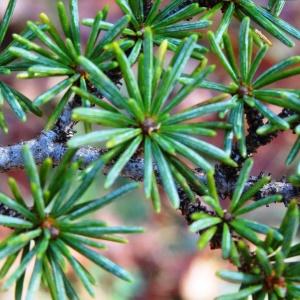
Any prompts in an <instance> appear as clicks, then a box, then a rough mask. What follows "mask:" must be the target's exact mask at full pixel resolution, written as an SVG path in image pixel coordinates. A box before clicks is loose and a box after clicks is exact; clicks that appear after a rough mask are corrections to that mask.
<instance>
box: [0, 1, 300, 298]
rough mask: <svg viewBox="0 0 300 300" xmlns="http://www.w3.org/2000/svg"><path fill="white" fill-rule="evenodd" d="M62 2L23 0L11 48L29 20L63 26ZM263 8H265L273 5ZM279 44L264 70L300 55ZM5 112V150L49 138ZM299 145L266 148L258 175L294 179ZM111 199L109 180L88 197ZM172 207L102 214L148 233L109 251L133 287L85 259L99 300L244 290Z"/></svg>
mask: <svg viewBox="0 0 300 300" xmlns="http://www.w3.org/2000/svg"><path fill="white" fill-rule="evenodd" d="M55 2H56V1H54V0H19V1H18V3H17V8H16V12H15V15H14V17H13V23H12V25H11V27H10V31H9V35H8V39H7V41H6V42H9V39H10V35H11V34H12V33H14V32H17V33H19V32H20V31H21V30H22V29H23V28H24V26H25V24H26V21H27V20H37V19H38V16H39V13H41V12H46V13H47V14H48V15H49V16H51V17H53V19H54V20H56V21H57V17H56V15H55ZM257 2H258V1H257ZM259 2H261V3H264V2H266V1H259ZM79 3H80V15H81V17H82V18H86V17H94V16H95V14H96V12H97V10H99V9H101V8H102V7H103V6H104V5H105V4H108V5H109V6H110V17H109V19H110V21H112V22H114V21H115V20H116V19H117V18H118V17H119V16H120V15H121V12H120V10H119V9H118V7H117V5H116V4H115V1H114V0H101V1H100V0H99V1H96V0H79ZM299 3H300V1H297V0H295V1H288V4H287V5H286V8H285V10H284V12H283V14H282V17H283V18H284V19H285V20H287V21H289V22H291V23H292V24H294V25H295V26H297V27H300V19H299V14H300V5H299ZM6 4H7V1H6V0H1V1H0V16H2V15H3V11H4V9H5V7H6ZM238 30H239V26H238V23H233V25H232V26H231V28H230V31H231V33H232V36H233V38H234V39H236V37H237V36H238V35H237V34H238V33H237V32H238ZM85 32H86V29H83V35H84V34H85ZM273 43H274V44H273V47H272V48H271V50H270V52H269V54H268V55H267V58H266V59H265V61H264V65H263V66H262V68H267V67H269V66H270V65H272V64H273V63H276V62H277V61H278V60H280V59H283V58H285V57H288V56H290V55H297V54H300V53H299V45H300V44H299V42H297V44H296V45H297V46H296V47H295V48H293V49H289V48H287V47H285V46H284V45H283V44H281V43H280V42H278V41H275V40H273ZM209 59H210V63H215V64H217V65H218V62H217V61H216V59H215V57H214V56H209ZM193 63H195V62H193V61H191V63H190V64H191V65H190V66H189V67H193ZM212 79H213V80H215V81H216V82H227V81H228V78H227V77H226V76H225V75H224V73H223V72H222V68H221V69H220V68H219V69H218V68H217V71H216V72H215V73H214V75H213V76H212ZM3 80H5V81H6V82H9V83H11V84H12V85H13V86H14V87H15V88H17V89H19V90H20V91H22V93H24V94H25V95H27V96H28V97H29V98H31V99H34V98H35V97H36V96H37V95H39V94H40V93H41V92H42V91H44V90H46V89H47V88H49V87H50V86H52V85H53V84H54V83H55V82H56V81H55V79H52V78H51V79H47V80H44V79H38V80H24V81H22V80H16V79H15V78H14V76H11V77H9V78H4V79H3ZM299 84H300V78H299V77H298V78H295V79H293V80H286V81H285V82H281V84H280V85H281V86H282V87H293V88H299ZM210 96H211V94H210V93H209V92H208V91H203V90H200V89H198V90H196V91H195V92H193V93H192V94H191V95H190V96H189V98H188V99H187V101H186V103H185V104H184V105H187V104H188V105H190V104H196V103H199V102H201V101H203V100H205V99H207V98H209V97H210ZM52 109H53V106H51V105H49V106H47V107H46V108H45V109H44V111H45V114H46V115H47V114H48V115H49V114H51V111H52ZM274 109H276V108H274ZM5 111H6V117H7V120H8V123H9V128H10V131H9V134H8V135H4V134H3V133H2V132H0V144H1V145H8V144H12V143H16V142H19V141H22V140H27V139H30V138H34V137H35V136H37V135H38V134H39V133H40V132H41V130H42V129H43V125H44V124H45V119H39V118H37V117H34V116H31V115H28V117H29V120H28V122H27V123H25V124H21V123H20V122H18V121H17V120H16V118H15V117H14V116H13V115H12V114H11V113H10V111H9V109H7V108H5ZM79 130H80V129H79ZM294 140H295V137H294V135H293V134H287V133H282V134H279V136H278V138H276V139H275V140H274V141H273V143H272V144H271V145H268V146H266V147H263V148H261V149H259V152H258V153H257V154H256V156H255V168H254V170H253V174H259V173H260V172H261V171H264V172H265V173H268V172H270V173H272V175H273V176H274V178H275V179H276V178H277V179H280V178H281V177H282V176H283V175H286V174H289V173H291V172H292V171H293V168H294V165H293V166H291V167H289V168H286V167H285V165H284V160H285V158H286V155H287V153H288V150H289V149H290V146H291V145H292V144H293V142H294ZM215 144H217V145H221V144H222V136H221V135H220V136H219V137H218V138H217V139H215ZM8 176H14V177H15V178H16V179H17V180H19V183H20V185H21V186H22V187H23V191H24V193H28V191H27V182H26V178H25V176H24V173H23V171H21V170H14V171H10V172H9V173H7V174H0V190H1V191H2V192H7V185H6V181H7V178H8ZM122 182H126V180H125V179H120V184H121V183H122ZM104 193H105V191H104V190H103V177H102V178H99V179H97V180H96V182H95V184H94V185H93V187H92V188H90V189H89V191H88V193H87V195H86V198H89V199H91V198H92V197H95V196H96V195H97V196H99V194H104ZM164 202H165V203H164V207H163V210H162V213H160V214H154V212H153V210H152V208H151V204H150V203H148V202H147V201H146V200H145V199H144V196H143V193H142V191H138V192H135V193H131V194H130V195H128V196H127V197H123V199H121V200H119V201H118V202H117V203H115V204H113V205H111V206H110V207H108V208H105V209H104V210H101V211H100V212H99V213H98V214H97V218H99V219H102V220H105V221H107V222H108V223H109V224H111V225H121V224H126V225H141V226H143V227H145V230H146V232H145V233H144V234H141V235H136V236H129V237H128V239H129V244H128V245H125V246H124V245H115V244H111V245H110V244H108V246H109V250H107V251H106V253H105V254H106V255H107V256H108V257H109V258H111V259H113V260H114V261H116V262H117V263H119V264H120V265H122V266H124V267H125V268H127V269H128V270H130V271H131V272H132V274H133V275H134V277H135V278H136V280H135V281H134V282H133V283H131V284H128V283H125V282H122V281H121V280H118V279H115V278H112V276H110V275H108V274H106V273H105V272H104V271H102V270H99V268H97V267H95V266H94V265H93V264H92V263H90V262H88V261H83V263H84V265H85V266H87V267H88V268H89V269H90V270H91V272H92V273H93V274H94V275H95V278H96V279H97V287H96V295H97V297H96V299H101V300H102V299H105V300H148V299H149V300H150V299H151V300H169V299H170V300H171V299H172V300H179V299H182V300H212V299H213V298H214V297H215V296H217V295H220V294H223V293H228V292H230V291H235V290H237V289H238V287H237V286H235V285H230V284H228V283H225V282H222V281H221V280H219V279H217V278H216V277H215V272H216V271H217V270H219V269H222V268H230V265H227V264H226V263H224V262H223V261H222V259H221V258H220V253H219V251H210V250H209V249H207V250H206V251H203V252H201V253H199V252H198V251H197V248H196V242H197V236H195V235H194V234H191V233H189V232H188V229H187V225H186V223H185V221H184V219H183V218H182V217H181V216H180V213H179V212H177V211H174V210H173V209H172V208H170V206H169V205H168V203H167V201H164ZM283 212H284V207H283V206H281V205H278V206H276V207H269V208H264V209H262V210H260V211H259V212H256V214H255V219H256V220H258V221H259V220H263V221H264V222H266V223H268V224H273V225H276V224H278V222H280V220H281V218H282V214H283ZM250 217H252V216H250ZM7 232H8V230H7V229H5V228H1V231H0V237H3V236H5V235H6V234H7ZM74 255H76V254H74ZM68 275H69V276H70V277H71V278H72V279H73V281H74V284H76V283H77V279H76V278H75V276H73V273H72V270H71V269H70V270H68ZM27 280H28V278H27ZM80 289H81V287H80V285H78V290H79V291H80V295H81V299H87V300H88V299H90V298H89V296H88V295H87V294H86V293H85V292H84V291H83V289H82V291H81V290H80ZM2 299H3V300H12V299H13V291H8V292H1V293H0V300H2ZM36 299H43V300H44V299H45V300H47V299H49V297H48V295H47V293H46V291H43V290H41V291H40V294H39V295H37V297H36Z"/></svg>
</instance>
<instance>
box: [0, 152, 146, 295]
mask: <svg viewBox="0 0 300 300" xmlns="http://www.w3.org/2000/svg"><path fill="white" fill-rule="evenodd" d="M73 155H74V151H69V152H68V153H67V154H66V155H65V157H64V158H63V161H62V163H61V164H60V166H59V167H58V168H57V169H56V170H55V172H52V171H51V172H50V169H51V168H52V161H51V159H47V160H45V161H44V163H43V165H42V166H41V168H40V170H39V171H38V169H37V166H36V165H35V163H34V160H33V157H32V154H31V152H30V150H29V148H28V147H27V146H25V147H24V149H23V158H24V163H25V170H26V173H27V177H28V180H29V183H30V187H31V192H32V198H33V206H28V204H26V202H25V200H24V199H23V197H22V196H21V194H20V192H19V188H18V185H17V183H16V182H15V180H14V179H12V178H11V179H10V180H9V185H10V187H11V190H12V194H13V195H14V198H10V197H8V196H6V195H5V194H2V193H1V194H0V202H1V203H3V204H5V205H6V206H8V207H9V208H12V209H14V210H15V211H17V212H18V213H19V215H20V216H19V217H9V216H2V215H1V216H0V224H1V225H4V226H8V227H10V228H12V229H14V230H15V231H14V232H13V233H12V234H10V235H9V236H8V237H7V238H6V239H5V240H3V241H2V242H1V244H0V258H1V259H4V258H6V261H5V263H4V265H3V266H2V268H1V270H0V274H1V275H0V277H1V278H3V277H4V276H5V275H6V274H7V273H8V272H9V270H10V269H11V267H12V266H13V265H14V262H15V260H16V258H17V256H18V255H19V254H22V258H21V261H20V262H19V266H18V268H17V269H16V270H15V271H14V272H13V273H12V274H11V275H10V276H9V278H8V279H7V281H6V282H5V284H4V288H5V289H6V288H9V287H10V286H11V285H12V284H14V283H16V282H17V286H16V299H21V295H22V294H23V293H25V291H23V276H24V274H25V272H26V268H27V266H28V264H29V263H30V262H31V261H32V260H34V261H35V264H34V269H33V272H32V275H31V279H30V282H29V287H28V290H27V291H26V294H27V296H26V299H34V292H35V291H36V289H37V288H38V287H39V283H40V280H41V279H42V280H43V282H45V283H46V285H47V287H48V289H49V290H50V293H51V295H52V297H53V299H74V297H75V298H76V299H78V296H76V292H74V293H75V294H74V295H73V296H72V297H71V296H70V295H69V294H68V289H69V287H70V286H72V284H71V282H70V281H69V279H68V278H67V277H66V276H65V274H64V272H65V265H66V263H69V264H70V265H71V266H72V268H73V270H74V272H75V274H76V275H77V276H78V278H79V280H80V281H81V282H82V284H83V285H84V287H85V288H86V290H87V291H88V292H89V294H90V295H92V296H93V295H94V292H93V285H94V284H95V280H94V279H93V277H92V275H91V274H90V273H89V271H88V270H87V269H86V268H85V267H84V266H83V265H82V264H81V263H80V262H79V261H78V260H77V259H76V258H75V257H74V256H73V255H72V254H71V249H73V250H75V251H77V252H78V253H80V254H81V255H83V256H85V257H86V258H88V259H89V260H91V261H92V262H94V263H95V264H96V265H98V266H100V267H101V268H103V269H104V270H106V271H108V272H110V273H112V274H113V275H115V276H117V277H119V278H121V279H124V280H127V281H130V280H131V277H130V275H129V274H128V273H127V272H126V271H125V270H123V269H122V268H121V267H120V266H118V265H116V264H115V263H114V262H112V261H110V260H109V259H107V258H106V257H104V256H102V255H101V254H100V253H99V251H98V249H103V248H106V246H105V244H103V243H102V241H106V240H109V241H113V242H126V240H124V239H123V238H120V237H119V236H117V235H116V234H131V233H140V232H142V229H141V228H138V227H125V226H118V227H109V226H107V225H106V223H105V222H103V221H99V220H93V219H85V218H84V217H86V216H87V215H89V214H91V213H93V212H95V211H96V210H99V209H100V208H102V207H104V206H106V205H108V204H109V203H111V202H112V201H114V200H115V199H116V198H118V197H119V196H121V195H123V194H125V193H128V192H129V191H132V190H133V189H135V188H136V187H137V184H136V183H130V184H127V185H124V186H122V187H120V188H119V189H117V190H115V191H113V192H111V193H109V194H107V195H105V196H103V197H101V198H98V199H93V200H88V201H85V202H82V201H80V200H81V198H82V196H83V195H84V193H85V191H86V190H87V188H88V187H89V186H90V184H91V183H92V182H93V179H94V176H95V175H96V174H97V173H98V172H99V170H101V168H102V166H103V164H104V163H103V162H102V161H98V162H96V163H94V164H92V165H90V166H88V167H87V169H85V170H84V171H79V170H78V169H79V167H80V163H79V162H72V157H73ZM74 184H75V185H77V187H76V188H75V190H74ZM17 295H19V296H17Z"/></svg>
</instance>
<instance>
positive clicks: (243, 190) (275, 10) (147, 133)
mask: <svg viewBox="0 0 300 300" xmlns="http://www.w3.org/2000/svg"><path fill="white" fill-rule="evenodd" d="M16 2H17V1H16V0H9V2H8V6H7V8H6V12H5V14H4V16H3V19H2V21H1V25H0V43H2V42H3V41H4V39H5V36H6V32H7V29H8V27H9V23H10V20H11V18H12V16H13V12H14V8H15V5H16ZM116 3H117V4H118V5H119V7H120V9H121V11H122V12H123V14H124V15H123V17H121V18H120V19H119V20H117V21H116V22H115V23H111V22H109V21H108V18H109V7H104V8H103V9H102V10H101V11H99V12H97V14H96V15H95V17H94V18H89V19H83V20H81V19H80V16H79V14H80V12H79V10H78V0H69V1H67V5H66V4H64V2H62V1H57V2H56V6H57V16H58V19H59V24H56V23H54V22H53V21H52V20H51V19H50V18H49V17H48V16H47V15H46V14H45V13H41V14H40V20H39V21H28V22H27V26H26V28H25V29H24V31H23V32H21V33H18V34H13V41H12V42H11V44H10V45H8V46H7V47H6V48H5V49H2V51H1V55H0V74H1V75H3V76H9V75H11V73H14V72H17V78H19V79H28V78H31V79H34V78H41V77H51V76H55V77H59V78H61V80H60V81H59V82H58V83H57V84H55V85H54V86H53V87H51V88H49V89H48V90H46V91H45V92H43V93H42V94H41V95H39V96H38V97H37V98H36V99H34V100H33V101H31V100H30V99H28V98H27V97H26V96H24V95H22V94H21V92H20V91H18V90H16V89H15V88H14V87H12V86H9V85H7V84H6V83H5V80H4V81H0V104H1V106H2V105H3V104H4V102H7V104H8V105H9V106H10V108H11V110H12V111H13V112H14V113H15V114H16V116H17V117H18V118H19V119H20V120H21V121H22V122H25V121H26V115H27V113H34V114H36V115H37V116H39V117H41V116H42V114H43V108H44V105H45V104H46V103H48V102H50V101H54V100H56V99H57V98H58V101H57V102H55V103H56V104H55V108H54V110H53V111H52V113H51V116H50V117H49V119H48V122H47V124H46V125H45V130H51V129H53V127H54V126H56V125H57V124H58V123H57V122H58V121H59V119H60V117H61V115H62V114H63V112H64V109H65V108H66V106H67V104H68V103H71V102H72V101H74V99H76V100H77V101H79V102H80V107H77V108H75V109H74V110H73V112H72V118H73V121H74V122H82V124H83V125H84V133H82V134H78V135H75V136H74V137H72V138H71V139H68V141H67V144H66V145H64V146H67V147H68V148H69V149H68V151H67V152H66V154H65V155H64V157H63V158H62V160H61V162H60V164H59V165H58V166H54V164H53V162H52V160H51V158H47V159H45V160H44V161H43V162H42V164H41V166H40V167H38V166H37V165H36V162H35V161H34V160H35V158H34V156H33V153H32V152H31V151H30V148H29V146H28V145H26V143H25V146H24V147H23V152H22V156H23V161H24V167H25V170H26V174H27V177H28V181H29V183H30V189H31V193H32V203H33V204H32V205H30V206H29V204H28V202H27V199H24V197H23V195H22V194H21V192H20V189H19V187H18V184H17V182H16V181H15V179H13V178H9V181H8V184H9V187H10V189H11V193H12V195H13V196H12V197H9V196H7V195H5V194H3V193H0V202H1V203H2V204H3V205H5V206H6V207H8V208H9V209H11V210H13V211H14V212H15V214H13V215H0V224H1V225H3V226H7V227H9V228H11V229H13V231H12V233H11V235H9V236H8V237H7V238H6V239H4V240H3V241H1V243H0V258H1V259H5V262H4V264H3V265H2V268H1V270H0V278H1V279H2V278H4V277H5V276H6V275H7V274H8V272H9V271H10V270H11V268H12V267H13V265H14V264H15V263H17V264H18V267H17V268H16V269H15V270H14V271H13V272H11V273H10V275H9V276H7V281H6V283H5V284H4V288H9V287H11V286H12V285H13V284H15V285H16V289H15V299H21V297H22V296H23V295H25V294H26V299H27V300H30V299H33V297H34V292H35V291H36V290H37V289H38V287H39V285H40V283H42V284H43V285H44V286H46V287H47V288H48V290H49V293H50V294H51V297H52V298H53V299H79V298H78V295H77V293H76V291H75V289H74V287H73V286H72V284H71V282H70V280H69V278H68V277H67V276H66V275H65V273H64V270H65V265H66V264H70V265H71V267H72V268H73V270H74V272H75V274H76V275H77V276H78V278H79V279H80V281H81V283H82V284H83V286H84V287H85V289H86V290H87V291H88V293H89V294H90V295H92V296H95V295H94V291H93V285H94V284H95V279H94V278H93V277H92V275H91V274H90V272H89V270H87V269H86V268H85V267H84V266H83V265H82V264H81V263H80V261H79V260H77V259H76V258H74V257H73V256H72V254H71V252H70V251H71V250H75V251H77V252H78V253H80V254H81V255H83V256H84V257H86V258H87V259H89V260H91V261H92V262H94V263H95V264H96V265H98V266H99V267H100V268H102V269H104V270H106V271H108V272H110V273H112V274H113V275H115V276H117V277H119V278H121V279H124V280H127V281H130V280H132V278H131V276H130V275H129V274H128V273H127V272H126V271H125V270H124V269H122V268H121V267H120V266H118V265H116V264H115V263H114V262H112V261H110V260H109V259H107V258H106V257H104V256H103V255H102V254H100V253H99V251H98V250H99V249H100V250H101V249H102V248H104V247H105V245H104V244H103V243H102V241H103V240H109V241H113V242H121V243H123V242H126V240H125V239H124V238H122V237H120V236H119V235H116V234H128V233H141V232H142V229H141V228H138V227H126V226H118V227H110V226H108V225H107V224H106V223H105V222H103V221H100V220H93V219H84V218H83V219H81V218H82V217H85V216H87V215H88V214H91V213H93V212H95V211H97V210H99V209H101V208H102V207H104V206H105V205H108V204H109V203H111V202H112V201H115V200H116V199H118V197H119V196H121V195H123V194H125V193H127V192H129V191H132V190H133V189H135V188H137V187H138V184H137V183H135V182H132V183H129V184H127V185H124V186H121V187H120V188H118V189H116V190H113V191H112V192H110V193H108V194H106V195H105V196H102V197H100V198H98V199H91V200H84V201H82V197H83V196H84V194H85V191H86V190H87V188H88V187H89V186H90V185H91V184H92V183H93V182H94V180H96V178H97V174H98V173H99V171H100V170H102V169H103V168H104V166H109V171H108V173H107V175H106V180H105V188H110V187H111V186H112V185H113V184H114V183H115V182H116V180H117V179H118V177H119V176H121V175H122V170H123V169H124V167H125V166H126V165H127V164H128V163H129V162H130V160H131V159H134V158H136V157H138V158H139V159H141V161H143V174H142V181H143V186H144V193H145V197H146V198H147V199H150V200H151V201H152V203H153V207H154V210H155V212H160V210H161V202H160V201H161V200H160V198H161V197H160V192H159V185H161V186H162V188H163V192H164V193H166V195H167V197H168V199H169V200H170V202H171V204H172V205H173V207H174V208H175V209H178V208H181V207H182V206H181V205H182V202H183V201H188V203H191V204H192V203H195V202H196V201H199V199H201V203H205V204H206V206H200V208H199V209H198V211H196V212H194V213H193V214H192V215H190V216H188V218H189V222H190V230H191V232H194V233H196V234H199V241H198V248H199V250H202V249H204V248H205V247H206V246H207V245H210V246H211V248H221V249H222V257H223V259H225V260H228V261H230V262H231V263H232V264H233V265H234V266H235V267H236V271H227V270H221V271H219V272H218V274H217V275H218V276H219V277H221V278H223V279H224V280H227V281H230V282H234V283H238V284H240V290H239V292H237V293H235V294H231V295H224V296H220V297H218V298H217V299H219V300H226V299H253V300H256V299H261V300H263V299H269V300H271V299H272V300H273V299H300V275H299V274H300V262H299V261H298V260H297V259H296V257H297V256H299V255H300V245H299V244H295V236H296V234H297V230H298V228H299V207H298V206H299V203H298V202H297V199H294V200H293V199H285V198H284V196H285V195H283V194H276V193H273V194H270V195H266V196H265V195H262V194H261V190H262V188H264V187H266V186H267V185H268V184H270V182H271V177H270V176H265V175H262V176H259V177H258V178H257V179H256V180H255V181H254V182H253V181H251V180H250V179H251V178H250V172H251V169H252V165H253V159H252V158H251V157H252V156H253V153H255V151H256V150H257V148H258V147H259V146H261V145H264V144H266V143H269V142H271V140H272V137H273V136H274V134H275V133H276V132H278V131H288V130H291V131H294V132H295V133H296V134H298V135H299V137H298V138H297V139H296V142H295V144H294V146H293V147H292V149H291V151H290V153H289V155H288V157H287V160H286V163H287V164H290V163H292V162H293V161H294V160H295V159H296V156H297V154H298V152H299V150H300V123H299V112H300V90H299V89H290V88H285V87H284V86H282V85H281V80H283V79H285V78H292V77H293V76H295V75H298V74H299V73H300V68H299V63H300V56H293V57H288V58H286V59H284V60H282V61H279V62H278V63H276V64H275V65H273V66H271V67H270V68H268V69H267V70H265V71H263V72H261V71H260V68H259V67H260V65H261V63H262V62H263V60H264V57H265V56H266V55H267V53H268V50H269V48H270V47H271V46H272V40H273V39H277V40H279V41H280V42H282V43H283V44H285V45H286V46H288V47H293V46H295V42H294V40H295V39H300V31H299V30H298V29H297V28H295V27H293V25H291V24H289V23H288V22H287V21H286V20H283V19H282V18H281V17H280V14H281V12H282V9H283V8H284V5H285V1H282V0H269V1H268V5H267V7H263V6H260V5H258V4H256V3H255V1H253V0H235V1H229V0H226V1H225V0H224V1H222V0H216V1H202V0H198V1H197V0H170V1H168V3H167V4H166V5H163V4H162V1H161V0H154V1H150V0H116ZM286 6H287V8H288V4H287V5H286ZM220 12H221V13H222V18H221V20H220V22H219V24H217V26H216V24H215V23H216V22H217V21H216V20H217V18H216V15H217V14H218V13H220ZM236 20H238V21H239V26H240V28H239V35H238V36H236V35H235V34H231V33H230V27H231V25H232V22H236ZM213 24H214V25H215V26H214V27H211V26H212V25H213ZM81 26H86V27H88V28H89V35H88V39H87V42H86V43H83V42H82V35H81ZM257 26H260V28H261V30H262V31H260V30H258V28H257ZM212 28H216V29H215V30H212ZM233 42H237V43H238V53H235V50H234V45H233ZM204 45H205V46H204ZM208 53H213V54H214V55H215V56H216V58H217V59H218V62H219V63H218V65H217V66H215V65H211V64H210V63H209V61H208V59H207V57H206V56H207V54H208ZM167 55H168V56H169V57H170V58H171V59H170V62H167V60H166V56H167ZM187 64H189V65H192V66H193V68H192V70H190V71H189V72H188V73H186V68H185V67H186V65H187ZM135 67H136V70H137V71H136V72H135V71H134V70H135ZM216 68H219V69H224V71H225V72H226V73H227V74H228V76H229V78H230V80H231V82H230V83H229V84H224V83H220V82H213V81H212V80H211V79H210V74H211V73H213V72H214V70H215V69H216ZM273 83H276V84H277V85H276V88H274V87H272V86H271V87H270V85H271V84H273ZM121 85H122V89H121V88H120V86H121ZM278 86H280V88H279V87H278ZM198 88H201V89H207V90H211V91H214V93H216V92H217V93H218V95H216V96H215V97H213V98H211V99H207V101H205V102H201V103H199V104H197V105H193V106H189V107H187V108H185V109H184V110H181V109H180V105H181V104H182V102H183V101H184V100H185V99H186V98H187V96H189V95H190V94H191V93H192V92H193V91H194V90H195V89H198ZM61 92H64V95H63V96H62V97H58V95H59V94H60V93H61ZM269 104H272V105H275V106H277V107H280V108H282V113H280V114H276V113H275V112H274V111H273V110H272V108H270V105H269ZM212 114H217V116H218V118H217V120H216V121H203V120H201V119H202V118H201V117H202V116H208V115H212ZM247 122H248V129H247V127H246V124H247ZM94 125H101V127H100V129H99V127H98V129H95V126H94ZM0 128H1V129H2V131H3V132H4V133H8V131H9V129H8V126H7V123H6V121H5V116H4V114H3V112H2V111H0ZM217 131H222V132H223V133H224V146H223V147H221V148H219V147H216V146H215V145H214V144H213V143H209V142H206V141H204V140H203V139H202V137H203V136H208V137H213V136H216V134H217ZM247 132H249V134H248V135H247ZM91 145H96V146H97V145H103V147H104V148H105V151H104V154H103V155H102V156H101V157H100V158H99V159H97V160H96V161H94V162H93V163H91V164H90V165H88V166H85V165H84V164H83V162H82V161H80V160H79V161H78V160H76V159H74V157H75V154H76V151H77V149H78V148H80V147H85V146H91ZM195 168H200V170H201V172H202V174H203V176H202V177H201V178H200V177H199V176H198V175H199V169H197V172H195ZM222 168H223V170H225V171H226V172H229V173H230V174H234V177H235V179H236V181H235V184H234V188H233V189H232V192H231V193H230V200H231V201H230V205H229V207H228V208H226V209H224V207H223V206H222V198H223V197H222V195H221V194H220V192H219V191H218V178H219V177H218V176H217V175H218V174H217V172H218V170H220V169H222ZM52 169H53V170H52ZM225 171H224V172H225ZM289 180H290V182H291V183H292V184H293V185H294V186H295V187H297V186H299V185H300V167H298V170H297V171H296V173H295V174H294V175H293V176H291V177H290V178H289ZM249 183H250V184H249ZM74 185H75V186H76V188H75V190H74V189H73V187H74ZM273 203H284V204H285V205H286V206H287V209H286V212H285V217H284V218H283V220H282V223H281V224H279V225H278V226H277V227H271V226H268V225H266V224H262V223H258V222H255V221H253V220H249V219H247V218H246V217H244V214H246V213H248V212H250V211H255V210H256V209H258V208H260V207H263V206H268V205H271V204H273ZM276 205H279V204H276ZM19 256H21V258H20V260H19V261H18V260H17V258H18V257H19ZM289 258H294V259H293V260H292V261H291V260H289ZM17 261H18V262H17ZM31 261H34V268H33V270H32V273H31V275H30V276H31V277H30V281H29V287H28V289H27V291H25V290H24V276H25V273H26V271H27V270H26V269H27V266H28V264H29V263H30V262H31Z"/></svg>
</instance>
